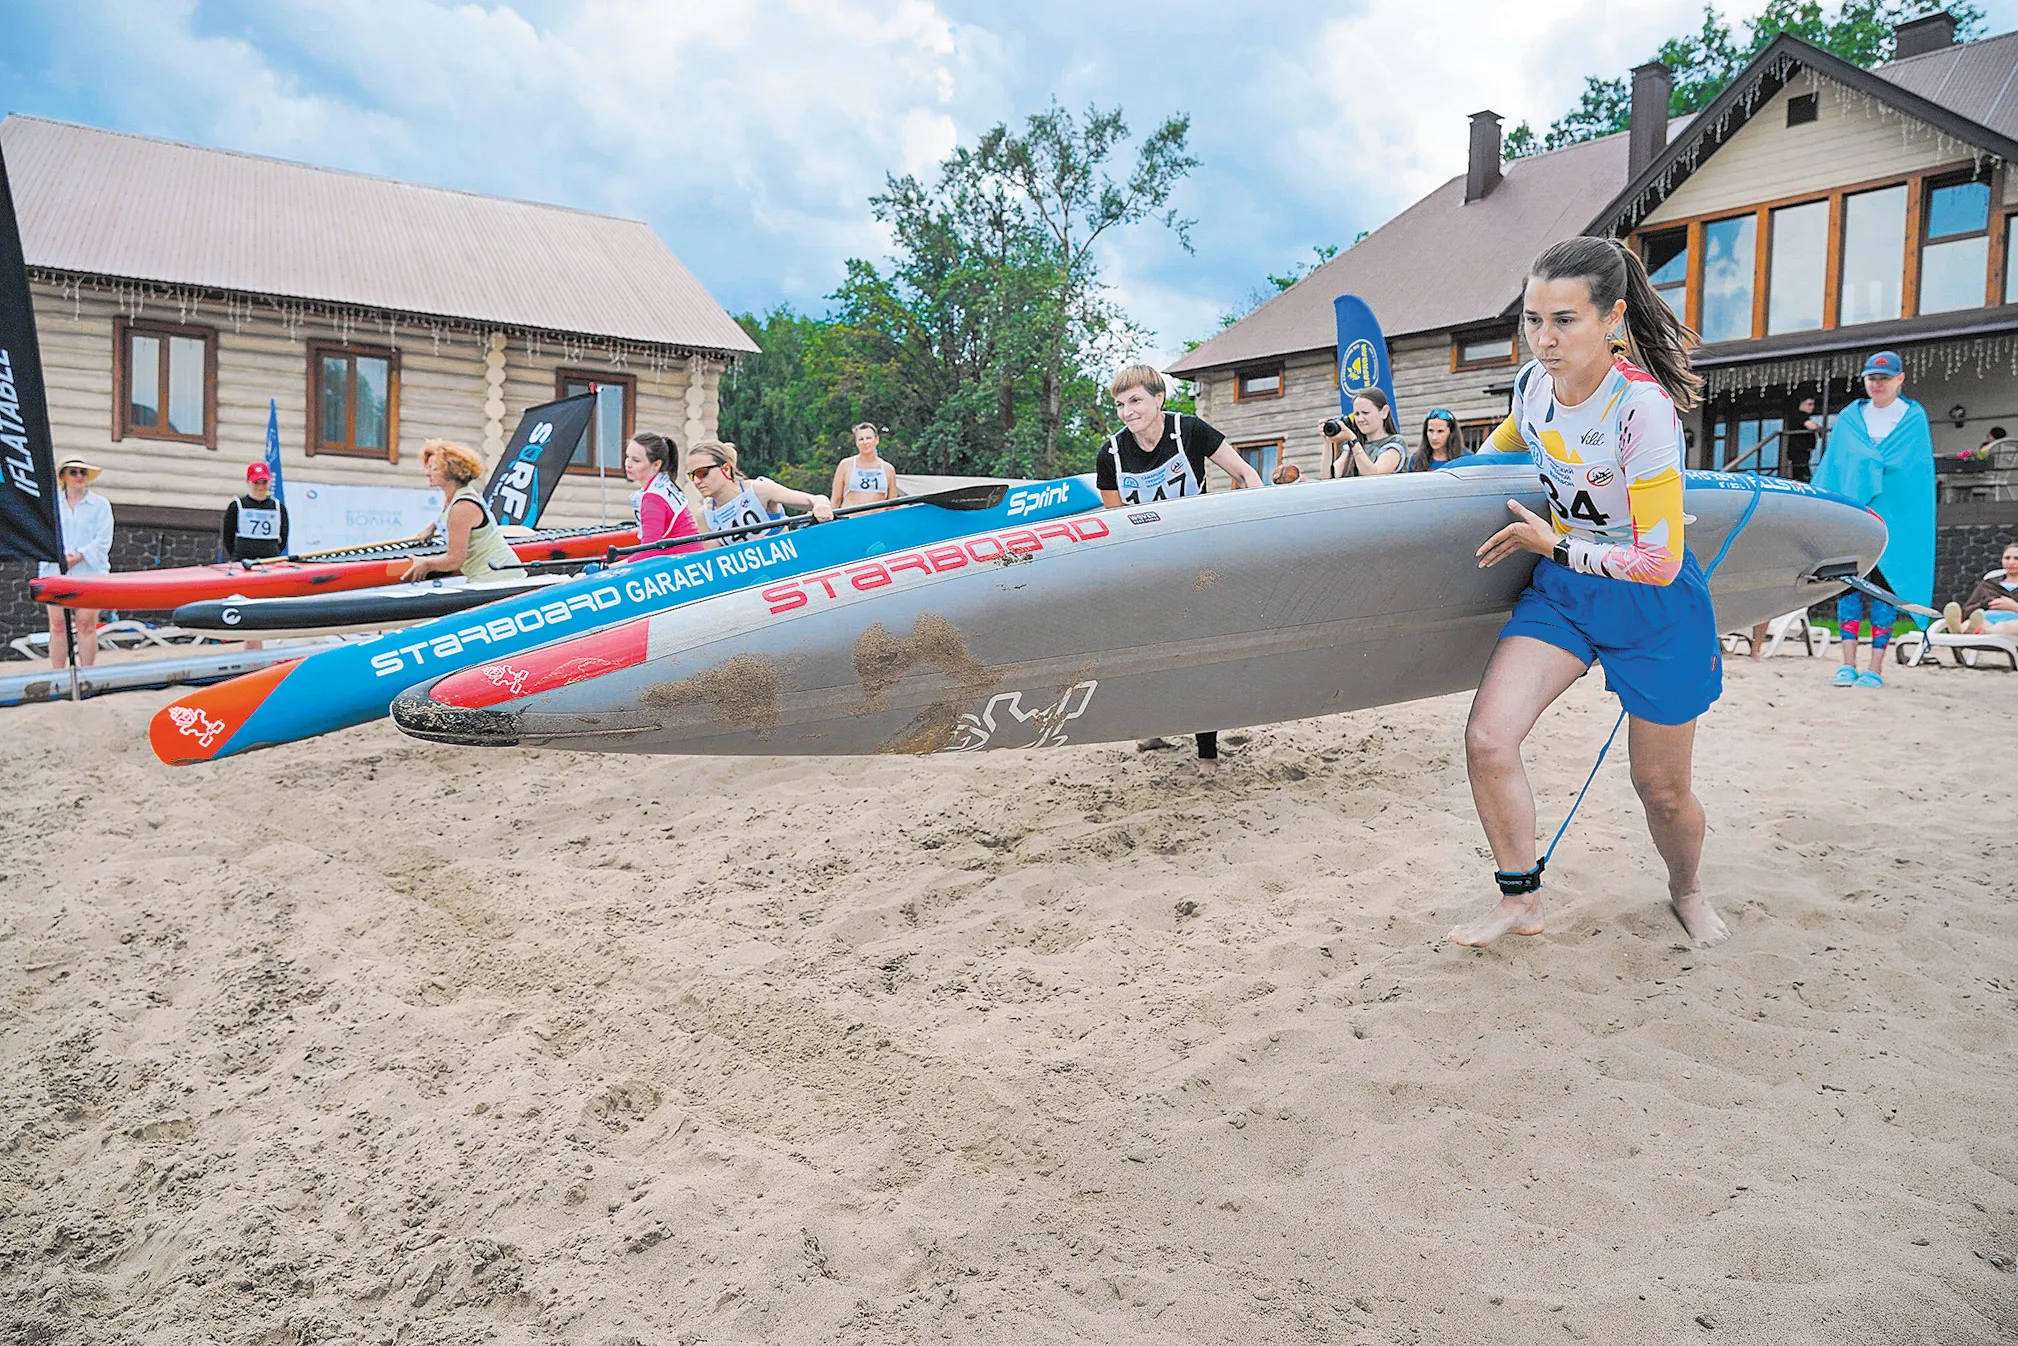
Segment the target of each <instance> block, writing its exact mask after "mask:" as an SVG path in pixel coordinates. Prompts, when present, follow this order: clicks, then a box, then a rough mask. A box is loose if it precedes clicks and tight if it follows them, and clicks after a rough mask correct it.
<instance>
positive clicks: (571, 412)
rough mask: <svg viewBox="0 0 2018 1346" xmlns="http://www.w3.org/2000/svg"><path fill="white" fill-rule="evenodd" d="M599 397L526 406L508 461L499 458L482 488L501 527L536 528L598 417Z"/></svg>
mask: <svg viewBox="0 0 2018 1346" xmlns="http://www.w3.org/2000/svg"><path fill="white" fill-rule="evenodd" d="M595 406H596V395H595V394H594V393H577V394H576V395H575V396H573V397H563V398H561V399H560V400H559V401H558V402H542V403H541V404H540V405H539V406H536V407H527V408H526V414H525V415H523V416H521V417H519V428H518V429H516V430H514V431H513V432H512V439H511V443H510V444H508V445H506V446H505V451H504V457H502V458H500V459H498V464H497V470H496V471H494V472H492V473H491V475H490V484H489V485H488V486H485V487H484V488H483V498H484V503H485V504H487V505H489V506H490V512H491V517H492V518H494V519H496V520H497V521H498V522H499V523H501V524H522V525H524V526H525V527H527V528H532V527H536V526H537V525H538V523H539V517H540V512H541V511H542V510H544V509H545V508H546V505H547V501H548V500H549V499H551V498H552V497H553V493H554V488H555V487H556V486H558V485H560V484H561V474H562V473H564V472H566V471H567V470H568V459H569V458H571V457H573V456H574V451H575V448H576V447H577V446H578V445H579V444H580V443H581V442H582V434H583V432H584V431H586V430H587V429H588V428H589V417H590V416H591V415H592V414H593V413H594V411H595Z"/></svg>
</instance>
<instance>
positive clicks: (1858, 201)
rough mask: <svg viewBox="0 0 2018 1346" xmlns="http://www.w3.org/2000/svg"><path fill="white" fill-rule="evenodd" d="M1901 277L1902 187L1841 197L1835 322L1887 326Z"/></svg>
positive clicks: (1903, 264) (1903, 267) (1903, 271)
mask: <svg viewBox="0 0 2018 1346" xmlns="http://www.w3.org/2000/svg"><path fill="white" fill-rule="evenodd" d="M1905 274H1906V185H1905V184H1904V183H1901V184H1899V185H1898V186H1897V187H1880V188H1879V189H1878V190H1877V191H1875V192H1857V193H1855V194H1853V195H1850V196H1846V197H1844V198H1843V284H1842V290H1841V294H1840V298H1839V301H1838V313H1837V317H1836V322H1837V325H1838V326H1842V327H1850V326H1853V325H1855V324H1857V323H1861V322H1887V321H1889V320H1891V319H1893V318H1896V317H1898V316H1899V297H1900V283H1901V278H1902V277H1904V275H1905Z"/></svg>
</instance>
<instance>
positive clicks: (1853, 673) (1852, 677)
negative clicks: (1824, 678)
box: [1829, 664, 1857, 687]
mask: <svg viewBox="0 0 2018 1346" xmlns="http://www.w3.org/2000/svg"><path fill="white" fill-rule="evenodd" d="M1829 682H1830V684H1831V685H1832V686H1836V687H1855V686H1856V685H1857V670H1856V669H1854V668H1852V667H1850V666H1849V665H1848V664H1842V665H1839V666H1838V667H1837V669H1836V676H1835V677H1833V678H1830V679H1829Z"/></svg>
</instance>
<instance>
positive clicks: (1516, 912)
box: [1444, 893, 1542, 949]
mask: <svg viewBox="0 0 2018 1346" xmlns="http://www.w3.org/2000/svg"><path fill="white" fill-rule="evenodd" d="M1541 932H1542V895H1541V894H1540V893H1526V894H1523V895H1522V896H1520V897H1502V898H1501V899H1500V900H1499V905H1498V906H1496V907H1494V908H1493V909H1492V910H1491V911H1489V912H1487V913H1486V914H1485V915H1484V916H1482V917H1480V918H1479V919H1478V920H1476V921H1473V922H1472V923H1471V924H1470V925H1460V926H1458V927H1456V928H1455V929H1453V930H1452V931H1451V932H1450V933H1449V934H1448V935H1445V936H1444V938H1445V939H1448V940H1450V941H1451V942H1452V943H1454V944H1469V945H1470V946H1471V947H1473V948H1474V949H1483V948H1484V947H1485V946H1486V945H1488V944H1490V943H1492V942H1493V941H1494V940H1496V939H1498V938H1499V937H1500V936H1501V935H1508V934H1512V935H1539V934H1540V933H1541Z"/></svg>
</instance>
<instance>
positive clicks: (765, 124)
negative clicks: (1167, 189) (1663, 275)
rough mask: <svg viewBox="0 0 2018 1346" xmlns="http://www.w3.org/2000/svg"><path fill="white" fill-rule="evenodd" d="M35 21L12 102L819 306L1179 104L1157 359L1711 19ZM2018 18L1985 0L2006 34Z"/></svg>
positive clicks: (827, 14)
mask: <svg viewBox="0 0 2018 1346" xmlns="http://www.w3.org/2000/svg"><path fill="white" fill-rule="evenodd" d="M18 2H19V0H17V3H18ZM30 3H32V4H34V5H35V6H36V8H37V10H38V11H39V12H40V15H41V19H42V22H43V24H44V25H45V26H46V27H47V28H48V29H49V31H50V50H51V53H52V58H53V68H52V69H51V70H49V71H44V72H39V74H40V80H39V83H36V84H33V85H32V86H31V90H30V91H29V93H28V96H26V97H20V98H17V100H16V103H15V105H16V106H17V107H20V108H21V109H22V110H23V111H41V112H45V113H47V114H49V115H57V116H64V115H77V116H79V119H81V120H89V121H94V122H97V123H98V124H102V125H109V126H114V127H118V128H120V129H126V130H133V131H138V132H141V133H143V134H150V135H161V136H167V137H170V138H174V139H185V140H193V141H196V142H199V143H204V144H211V145H218V146H222V147H227V148H234V149H243V150H249V151H253V152H257V153H265V154H274V155H278V156H281V157H285V158H293V159H300V160H304V161H306V162H310V163H317V164H326V165H330V166H333V167H341V168H350V169H356V170H359V171H363V172H373V173H383V174H389V175H392V176H397V177H402V178H407V179H410V180H414V181H420V182H429V183H436V184H440V185H444V186H454V187H462V188H466V189H469V190H473V191H482V192H492V193H498V194H502V195H509V196H521V197H528V198H532V199H536V200H545V201H552V202H556V203H560V204H565V205H571V206H577V207H581V208H584V209H591V210H604V211H610V212H613V213H617V214H624V215H632V216H637V217H641V218H644V219H646V220H649V221H650V222H651V223H652V224H653V226H654V227H655V228H656V229H657V230H658V232H659V234H660V235H661V237H663V238H664V239H665V240H666V241H667V243H668V244H669V245H670V246H671V247H672V248H673V249H674V251H675V252H677V253H678V254H679V255H680V256H681V257H682V259H683V260H685V261H686V262H687V263H688V265H689V266H691V267H692V268H693V269H694V270H695V272H696V273H697V274H698V275H699V276H700V278H701V279H702V281H703V282H704V283H705V284H707V285H708V286H709V287H710V289H711V290H713V291H714V293H715V294H716V295H717V297H719V298H720V299H722V300H723V302H725V303H727V304H729V305H731V306H732V307H741V306H745V305H750V306H762V305H767V304H770V303H775V302H777V301H779V300H789V301H790V302H793V303H794V304H796V305H798V306H799V307H801V308H813V309H818V308H820V307H822V306H823V304H824V297H825V296H826V295H827V294H828V293H830V292H831V291H832V289H833V287H834V286H835V284H836V283H837V282H838V280H839V279H840V275H841V264H842V262H843V260H844V259H845V258H847V257H849V256H851V255H854V256H877V255H880V254H881V253H882V252H883V251H884V250H885V248H886V247H887V243H888V239H887V234H886V231H885V230H884V229H883V227H882V226H881V225H879V224H878V223H877V222H876V221H875V219H874V218H873V217H872V215H871V213H870V210H869V206H868V198H869V197H870V196H871V195H872V194H873V193H875V192H877V191H878V190H880V189H881V188H882V186H883V183H884V178H885V175H886V174H888V173H892V172H899V173H901V172H923V171H929V169H930V167H931V165H932V164H933V163H934V162H935V161H936V160H937V159H939V158H940V157H942V156H943V155H944V154H945V153H946V152H947V151H948V150H950V149H951V148H952V147H953V146H954V145H956V144H958V143H960V142H962V141H966V142H969V143H971V142H972V140H973V139H974V137H975V136H976V135H978V134H979V133H980V132H981V131H982V130H984V129H985V128H987V127H988V126H990V125H993V124H994V123H996V122H998V121H1002V120H1005V119H1014V118H1019V117H1021V116H1023V115H1025V114H1027V113H1030V112H1034V111H1037V110H1039V109H1041V108H1042V107H1044V106H1045V105H1046V104H1047V103H1048V102H1049V101H1050V100H1051V99H1052V98H1053V97H1056V98H1057V99H1058V101H1059V102H1061V103H1063V104H1064V105H1065V106H1067V107H1069V108H1073V109H1075V110H1077V109H1080V108H1083V107H1084V106H1085V105H1086V104H1087V102H1089V101H1093V102H1097V103H1098V104H1100V105H1101V106H1102V107H1110V106H1115V105H1117V104H1118V105H1120V106H1121V107H1122V108H1123V109H1124V111H1125V112H1126V114H1127V117H1128V120H1129V122H1130V124H1131V125H1132V126H1134V127H1135V128H1136V130H1137V131H1138V132H1143V131H1146V130H1148V129H1149V128H1150V127H1152V126H1154V125H1155V124H1156V123H1157V122H1158V121H1159V120H1161V119H1162V118H1163V117H1165V116H1169V115H1172V114H1174V113H1186V114H1189V115H1190V116H1191V118H1192V145H1193V149H1194V152H1195V153H1197V154H1198V155H1199V156H1200V157H1201V159H1203V160H1204V163H1203V164H1202V166H1201V167H1200V168H1199V169H1198V170H1196V171H1195V172H1194V173H1193V175H1192V176H1191V177H1190V178H1189V179H1188V180H1187V181H1185V182H1184V183H1182V184H1181V185H1180V187H1179V189H1178V195H1177V199H1176V204H1177V205H1178V207H1179V208H1180V210H1181V211H1182V212H1183V213H1184V214H1187V215H1192V216H1196V217H1197V218H1198V220H1199V225H1198V229H1197V231H1196V235H1195V237H1196V242H1197V248H1198V251H1197V255H1196V256H1187V255H1186V254H1184V253H1183V251H1182V250H1181V249H1180V248H1178V247H1177V245H1176V244H1175V242H1174V241H1173V240H1171V239H1170V238H1169V237H1168V235H1167V233H1166V232H1165V231H1163V230H1162V229H1161V227H1160V226H1155V225H1143V226H1139V227H1137V228H1136V229H1134V230H1131V231H1128V232H1126V233H1125V234H1123V235H1122V236H1120V237H1118V238H1116V239H1115V240H1113V243H1112V245H1111V246H1110V247H1109V248H1107V249H1106V250H1105V252H1104V254H1103V256H1104V257H1105V259H1106V261H1107V265H1108V275H1109V278H1110V280H1111V281H1112V282H1113V284H1114V287H1115V290H1114V293H1115V298H1116V299H1117V301H1118V302H1119V303H1120V304H1121V305H1122V306H1123V308H1124V309H1125V310H1126V311H1127V312H1129V313H1130V314H1131V315H1132V316H1133V317H1134V318H1135V319H1136V321H1137V322H1139V323H1141V324H1143V325H1144V326H1146V327H1148V328H1150V329H1151V330H1152V332H1153V333H1154V339H1153V342H1152V344H1153V345H1154V346H1155V348H1156V349H1158V350H1160V351H1162V352H1164V353H1165V354H1170V353H1174V352H1175V351H1176V350H1178V349H1181V342H1182V340H1183V338H1185V337H1188V336H1203V335H1206V334H1208V333H1209V332H1210V331H1211V330H1213V326H1214V320H1215V319H1216V317H1217V315H1218V314H1219V312H1220V311H1222V310H1223V309H1225V308H1226V307H1228V306H1230V305H1234V304H1237V303H1239V302H1240V301H1241V300H1242V298H1243V297H1244V296H1245V295H1247V294H1248V293H1249V292H1250V291H1251V290H1253V289H1255V288H1256V287H1257V286H1259V285H1261V284H1264V283H1265V281H1264V277H1265V276H1266V275H1267V274H1268V273H1269V272H1271V271H1275V272H1280V271H1282V270H1284V269H1286V268H1287V267H1289V266H1291V265H1293V264H1294V263H1296V262H1297V261H1300V260H1303V259H1305V258H1307V257H1308V256H1309V249H1310V247H1311V246H1312V245H1316V244H1326V243H1333V244H1345V243H1349V242H1350V241H1351V239H1352V237H1353V235H1354V234H1355V233H1356V232H1358V231H1359V230H1360V229H1369V228H1373V227H1376V226H1378V225H1379V224H1380V223H1382V222H1383V221H1385V220H1386V219H1388V218H1389V217H1391V216H1392V215H1393V214H1394V213H1395V211H1397V210H1398V209H1400V208H1401V207H1402V206H1403V205H1406V204H1407V203H1408V202H1409V201H1411V200H1413V199H1415V198H1416V197H1417V196H1419V195H1420V194H1421V193H1422V192H1424V191H1426V190H1428V189H1429V188H1431V187H1434V186H1435V185H1436V184H1437V183H1440V182H1442V181H1443V180H1445V179H1446V178H1448V177H1450V176H1452V175H1453V174H1456V173H1460V172H1462V171H1463V169H1464V161H1465V153H1466V118H1467V116H1468V114H1470V113H1471V112H1474V111H1476V110H1478V109H1480V108H1484V107H1491V108H1493V109H1495V110H1497V111H1498V112H1500V113H1501V114H1502V115H1503V116H1504V117H1505V118H1506V124H1507V126H1508V127H1511V126H1513V125H1514V124H1515V123H1517V122H1519V121H1521V120H1523V119H1526V120H1528V121H1530V122H1531V123H1532V124H1534V125H1535V126H1536V127H1537V128H1538V129H1539V128H1542V127H1545V126H1546V125H1547V123H1548V122H1549V121H1551V120H1553V119H1554V118H1555V117H1557V116H1559V115H1561V113H1562V112H1563V111H1564V110H1565V109H1566V108H1568V107H1569V106H1570V105H1571V104H1572V103H1573V102H1574V101H1575V99H1576V95H1577V93H1578V90H1579V89H1580V88H1581V86H1582V82H1583V77H1584V75H1585V74H1587V73H1601V74H1614V73H1620V72H1623V71H1624V70H1626V69H1627V68H1628V67H1630V66H1631V65H1632V64H1634V63H1635V62H1637V61H1639V60H1643V59H1645V58H1646V57H1647V56H1648V55H1649V54H1650V53H1651V51H1652V50H1653V48H1654V47H1655V46H1656V45H1657V44H1658V43H1659V42H1660V41H1661V40H1662V39H1663V38H1665V37H1667V36H1669V35H1671V34H1675V33H1680V32H1685V31H1689V30H1691V29H1693V28H1694V27H1695V26H1696V24H1697V22H1698V20H1699V17H1700V13H1701V11H1700V5H1699V0H1636V2H1635V3H1630V4H1620V3H1618V0H1560V3H1559V4H1558V5H1557V6H1555V7H1554V8H1546V7H1544V8H1542V9H1536V8H1534V7H1532V6H1529V7H1525V8H1522V7H1517V6H1509V5H1507V4H1505V3H1504V0H1429V3H1424V0H1364V2H1363V3H1360V4H1359V5H1357V7H1356V8H1353V9H1350V10H1346V9H1343V8H1342V7H1340V6H1337V5H1335V4H1330V3H1305V4H1300V5H1273V6H1226V5H1222V4H1204V3H1198V4H1189V5H1187V4H1186V3H1185V2H1184V0H1173V5H1172V6H1170V7H1166V8H1164V9H1160V10H1158V11H1156V17H1157V19H1158V20H1163V21H1164V22H1158V23H1155V24H1153V25H1152V26H1151V27H1147V28H1144V27H1140V26H1139V25H1138V26H1130V25H1128V24H1126V23H1122V22H1118V21H1108V20H1103V19H1100V18H1098V17H1097V16H1092V17H1090V16H1089V13H1088V11H1087V9H1086V7H1085V6H1084V4H1083V3H1080V0H1026V2H1025V3H1024V4H1023V5H1020V6H1016V7H1013V8H1012V7H1002V6H995V5H984V4H982V3H981V0H480V2H479V0H203V2H202V3H198V2H197V0H30ZM1761 3H1763V0H1736V3H1735V4H1725V5H1721V6H1720V8H1721V9H1723V10H1724V12H1726V13H1737V14H1740V15H1742V14H1747V13H1750V12H1753V11H1755V10H1756V9H1757V8H1758V6H1759V5H1760V4H1761ZM2014 5H2018V0H1993V3H1992V4H1991V6H1990V8H1991V9H1992V11H1993V14H1995V13H1997V12H1998V11H2005V13H2004V14H2003V16H2002V20H2003V21H2002V22H2001V23H2000V20H1998V19H1993V22H1992V24H1991V27H1992V29H1993V30H1996V29H1998V28H1999V27H2000V26H2009V23H2008V20H2009V18H2010V11H2012V10H2013V9H2014ZM43 97H46V99H47V100H48V101H49V102H52V103H55V104H56V106H43V105H42V104H40V103H38V102H37V101H35V100H36V99H37V98H43ZM73 107H74V108H78V109H83V111H81V112H73V111H71V110H69V109H71V108H73ZM1128 152H1132V150H1131V151H1128ZM1116 167H1117V169H1118V170H1120V171H1125V167H1126V166H1125V164H1119V165H1117V166H1116Z"/></svg>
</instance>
